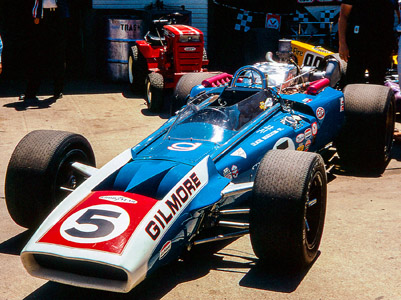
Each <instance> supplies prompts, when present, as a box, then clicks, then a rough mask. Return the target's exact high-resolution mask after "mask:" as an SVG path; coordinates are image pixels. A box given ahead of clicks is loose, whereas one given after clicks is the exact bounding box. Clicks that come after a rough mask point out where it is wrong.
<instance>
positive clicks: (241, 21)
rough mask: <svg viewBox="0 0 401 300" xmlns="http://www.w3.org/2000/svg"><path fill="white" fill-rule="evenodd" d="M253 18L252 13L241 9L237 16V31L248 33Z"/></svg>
mask: <svg viewBox="0 0 401 300" xmlns="http://www.w3.org/2000/svg"><path fill="white" fill-rule="evenodd" d="M252 19H253V17H252V16H251V12H249V11H246V10H244V9H241V10H240V12H239V13H238V16H237V24H235V28H234V29H235V30H239V31H241V30H242V31H244V32H248V31H249V29H251V27H249V24H250V23H252Z"/></svg>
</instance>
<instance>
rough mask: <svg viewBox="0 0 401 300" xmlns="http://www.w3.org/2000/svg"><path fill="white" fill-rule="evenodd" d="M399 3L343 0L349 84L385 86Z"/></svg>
mask: <svg viewBox="0 0 401 300" xmlns="http://www.w3.org/2000/svg"><path fill="white" fill-rule="evenodd" d="M397 10H398V7H397V3H396V0H343V1H342V3H341V7H340V17H339V19H338V37H339V54H340V58H342V59H343V60H345V61H346V62H348V65H347V72H346V83H347V84H349V83H365V82H366V78H365V71H366V70H368V72H369V78H368V82H369V83H373V84H383V83H384V78H385V74H386V71H387V68H388V67H390V64H391V54H392V51H393V50H394V48H395V47H394V45H395V35H394V31H393V26H394V11H397Z"/></svg>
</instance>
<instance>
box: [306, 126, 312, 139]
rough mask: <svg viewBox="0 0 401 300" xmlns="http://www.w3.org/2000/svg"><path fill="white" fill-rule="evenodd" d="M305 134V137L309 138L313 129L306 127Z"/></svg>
mask: <svg viewBox="0 0 401 300" xmlns="http://www.w3.org/2000/svg"><path fill="white" fill-rule="evenodd" d="M304 134H305V139H306V140H309V139H310V138H311V137H312V129H310V128H307V129H305V132H304Z"/></svg>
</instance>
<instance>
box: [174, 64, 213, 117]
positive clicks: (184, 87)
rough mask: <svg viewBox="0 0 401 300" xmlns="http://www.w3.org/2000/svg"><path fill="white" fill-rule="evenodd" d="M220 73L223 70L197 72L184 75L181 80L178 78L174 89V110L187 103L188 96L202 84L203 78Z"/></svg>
mask: <svg viewBox="0 0 401 300" xmlns="http://www.w3.org/2000/svg"><path fill="white" fill-rule="evenodd" d="M218 74H221V72H214V73H209V72H195V73H188V74H185V75H183V76H182V77H181V78H180V80H178V82H177V85H176V87H175V89H174V93H173V99H172V107H173V109H172V111H175V110H178V109H180V108H181V107H182V106H184V105H185V104H186V103H187V97H188V95H189V93H190V92H191V90H192V88H193V87H194V86H196V85H198V84H202V81H203V80H205V79H209V78H211V77H213V76H216V75H218Z"/></svg>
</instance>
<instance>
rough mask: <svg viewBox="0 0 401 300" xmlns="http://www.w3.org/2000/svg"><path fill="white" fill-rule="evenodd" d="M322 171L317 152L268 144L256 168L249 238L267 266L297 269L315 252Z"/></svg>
mask: <svg viewBox="0 0 401 300" xmlns="http://www.w3.org/2000/svg"><path fill="white" fill-rule="evenodd" d="M326 199H327V176H326V170H325V166H324V162H323V159H322V157H321V156H320V155H318V154H316V153H309V152H300V151H294V150H271V151H269V152H268V153H267V154H266V155H265V156H264V158H263V159H262V161H261V162H260V166H259V168H258V171H257V173H256V177H255V182H254V187H253V191H252V196H251V199H250V215H249V223H250V238H251V243H252V247H253V250H254V252H255V254H256V256H257V257H258V258H259V260H260V262H261V263H262V264H263V265H264V266H266V267H268V268H269V269H270V270H273V271H279V272H283V273H293V272H300V271H302V270H303V269H305V268H306V267H308V266H309V265H310V264H311V263H312V262H313V260H314V259H315V258H316V256H317V253H318V249H319V245H320V241H321V238H322V233H323V227H324V219H325V215H326Z"/></svg>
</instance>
